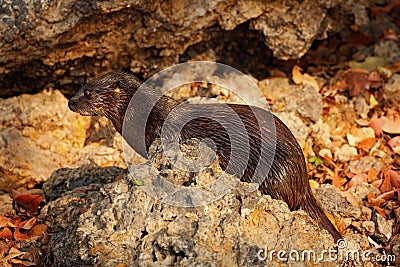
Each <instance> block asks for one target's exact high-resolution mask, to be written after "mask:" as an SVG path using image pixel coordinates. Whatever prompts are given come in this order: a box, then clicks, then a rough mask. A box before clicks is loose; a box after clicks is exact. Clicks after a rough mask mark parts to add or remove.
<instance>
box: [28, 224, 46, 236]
mask: <svg viewBox="0 0 400 267" xmlns="http://www.w3.org/2000/svg"><path fill="white" fill-rule="evenodd" d="M46 230H47V225H45V224H37V225H35V226H33V227H32V229H31V230H30V231H29V233H28V234H29V236H30V237H35V236H40V235H43V234H44V233H45V232H46Z"/></svg>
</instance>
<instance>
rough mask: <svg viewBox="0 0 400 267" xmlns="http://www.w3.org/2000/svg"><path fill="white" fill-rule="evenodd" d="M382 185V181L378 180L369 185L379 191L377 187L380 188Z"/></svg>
mask: <svg viewBox="0 0 400 267" xmlns="http://www.w3.org/2000/svg"><path fill="white" fill-rule="evenodd" d="M382 183H383V179H379V180H376V181H373V182H372V183H371V185H373V186H374V187H376V188H378V189H379V187H381V185H382Z"/></svg>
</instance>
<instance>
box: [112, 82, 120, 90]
mask: <svg viewBox="0 0 400 267" xmlns="http://www.w3.org/2000/svg"><path fill="white" fill-rule="evenodd" d="M118 87H119V82H118V81H115V82H113V83H112V85H111V88H118Z"/></svg>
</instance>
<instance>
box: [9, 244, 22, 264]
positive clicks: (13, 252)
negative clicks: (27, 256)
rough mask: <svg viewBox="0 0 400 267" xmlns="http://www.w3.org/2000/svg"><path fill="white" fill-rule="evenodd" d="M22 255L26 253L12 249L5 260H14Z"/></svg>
mask: <svg viewBox="0 0 400 267" xmlns="http://www.w3.org/2000/svg"><path fill="white" fill-rule="evenodd" d="M22 254H24V252H22V251H19V250H18V249H16V248H14V247H12V248H11V249H10V251H9V252H8V255H7V257H5V258H4V259H5V260H6V261H8V260H11V259H13V258H16V257H19V256H21V255H22Z"/></svg>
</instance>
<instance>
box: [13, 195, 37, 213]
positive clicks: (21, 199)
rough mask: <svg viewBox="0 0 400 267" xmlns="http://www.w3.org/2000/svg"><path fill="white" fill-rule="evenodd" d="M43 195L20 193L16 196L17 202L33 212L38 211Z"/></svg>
mask: <svg viewBox="0 0 400 267" xmlns="http://www.w3.org/2000/svg"><path fill="white" fill-rule="evenodd" d="M42 198H43V197H42V195H23V194H21V195H18V196H17V197H15V199H14V200H15V202H17V203H18V204H19V205H21V206H22V207H24V208H26V209H28V210H29V211H31V212H37V211H38V208H39V205H40V202H41V201H42Z"/></svg>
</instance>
